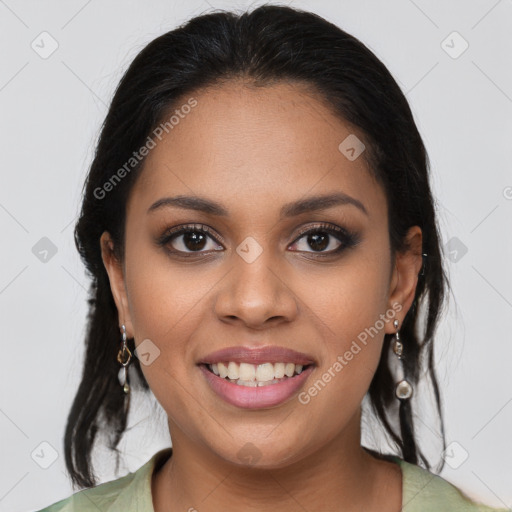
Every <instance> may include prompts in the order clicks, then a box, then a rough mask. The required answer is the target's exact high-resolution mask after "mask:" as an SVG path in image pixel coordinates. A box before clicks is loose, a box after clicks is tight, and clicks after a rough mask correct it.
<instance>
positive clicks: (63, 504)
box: [38, 448, 510, 512]
mask: <svg viewBox="0 0 512 512" xmlns="http://www.w3.org/2000/svg"><path fill="white" fill-rule="evenodd" d="M171 451H172V449H171V448H165V449H164V450H160V451H159V452H157V453H155V454H154V455H153V457H151V458H150V459H149V460H148V461H147V462H146V463H145V464H144V465H143V466H141V467H140V468H139V469H138V470H137V471H135V472H134V473H128V474H127V475H125V476H123V477H121V478H118V479H117V480H112V481H110V482H105V483H103V484H100V485H97V486H96V487H92V488H90V489H84V490H82V491H79V492H77V493H75V494H73V495H72V496H70V497H69V498H66V499H64V500H61V501H58V502H57V503H54V504H53V505H51V506H50V507H47V508H45V509H43V510H40V511H38V512H99V511H101V512H132V511H133V512H154V509H153V500H152V496H151V477H152V475H153V471H154V470H155V469H158V468H159V467H160V466H161V465H162V464H163V463H164V462H165V461H166V460H167V459H168V457H169V456H170V454H171ZM393 460H394V461H395V462H396V463H397V464H398V465H399V466H400V468H401V469H402V511H403V512H443V511H446V512H496V511H498V510H499V511H502V512H505V510H509V512H510V509H494V508H490V507H487V506H485V505H480V504H478V503H475V502H473V501H471V500H470V499H469V498H468V497H466V496H465V495H464V494H463V493H462V492H461V491H459V490H458V489H457V488H456V487H454V486H453V485H452V484H450V483H449V482H447V481H446V480H444V479H443V478H441V477H439V476H437V475H434V474H433V473H430V472H429V471H427V470H425V469H423V468H421V467H419V466H416V465H414V464H410V463H408V462H405V461H404V460H402V459H399V458H398V457H393Z"/></svg>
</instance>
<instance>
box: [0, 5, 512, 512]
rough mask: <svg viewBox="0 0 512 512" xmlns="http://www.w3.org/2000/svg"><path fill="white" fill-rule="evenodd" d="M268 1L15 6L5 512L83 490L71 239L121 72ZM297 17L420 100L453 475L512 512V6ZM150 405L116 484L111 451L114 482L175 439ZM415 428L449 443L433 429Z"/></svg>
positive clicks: (9, 27)
mask: <svg viewBox="0 0 512 512" xmlns="http://www.w3.org/2000/svg"><path fill="white" fill-rule="evenodd" d="M260 3H262V2H254V3H252V4H251V3H250V2H248V1H238V2H235V1H215V0H210V4H209V3H207V2H205V1H200V0H189V1H188V2H186V5H185V6H183V5H181V4H180V3H178V2H170V1H153V2H150V3H149V2H142V1H119V0H116V1H110V2H100V1H99V0H90V1H84V0H76V1H68V2H56V1H48V2H40V1H19V0H0V45H1V48H2V51H1V66H0V108H1V118H0V119H1V122H0V130H1V134H0V141H1V145H2V151H1V155H2V160H1V167H0V173H1V186H0V229H1V233H2V245H1V249H2V250H1V251H0V258H1V260H0V262H1V265H0V315H1V321H0V325H1V329H2V345H1V347H2V354H1V356H2V359H1V360H2V370H1V372H0V379H1V380H0V389H1V400H0V429H1V430H0V432H1V436H0V446H1V455H0V460H1V469H0V510H1V511H9V512H17V511H27V510H34V509H38V508H42V507H43V506H46V505H49V504H50V503H53V502H55V501H57V500H58V499H62V498H64V497H67V496H69V495H70V494H71V492H72V490H71V486H70V484H69V482H68V479H67V477H66V474H65V471H64V458H63V433H64V425H65V420H66V417H67V414H68V411H69V407H70V405H71V401H72V398H73V395H74V392H75V389H76V387H77V385H78V382H79V377H80V373H81V358H82V355H83V354H82V339H83V335H84V325H85V315H86V298H87V293H86V290H87V286H88V282H87V279H86V277H85V273H84V269H83V267H82V264H81V262H80V261H79V258H78V254H77V253H76V251H75V248H74V244H73V237H72V232H73V224H74V221H75V218H76V215H77V212H78V208H79V203H80V192H81V187H82V183H83V179H84V176H85V173H86V170H87V167H88V165H89V164H90V162H91V158H92V152H93V148H94V143H95V140H96V136H97V133H98V131H99V127H100V124H101V122H102V121H103V118H104V116H105V114H106V110H107V105H108V103H109V101H110V99H111V96H112V93H113V90H114V88H115V86H116V85H117V82H118V80H119V79H120V77H121V74H122V72H123V71H124V70H125V69H126V67H127V66H128V64H129V63H130V61H131V60H132V59H133V57H134V56H135V54H136V53H137V52H138V51H139V50H140V49H142V47H143V46H144V45H145V44H146V43H147V42H149V41H150V40H152V39H153V38H155V37H156V36H158V35H160V34H162V33H163V32H166V31H167V30H170V29H172V28H174V27H175V26H176V25H178V24H180V23H182V22H184V21H185V20H186V19H188V18H189V17H191V16H193V15H196V14H199V13H202V12H204V11H207V10H210V6H213V7H217V8H238V9H243V8H245V7H247V6H249V5H259V4H260ZM288 4H289V5H292V6H295V7H300V8H304V9H308V10H312V11H314V12H316V13H317V14H320V15H322V16H324V17H326V18H327V19H329V20H330V21H332V22H334V23H336V24H337V25H339V26H340V27H341V28H343V29H344V30H347V31H348V32H350V33H352V34H353V35H355V36H356V37H358V38H360V39H361V40H362V41H363V42H364V43H365V44H366V45H367V46H369V47H370V48H371V49H372V50H373V51H374V52H375V53H376V54H377V56H378V57H379V58H380V59H381V60H382V61H383V62H384V63H385V64H386V65H387V66H388V68H389V69H390V71H391V73H392V74H393V75H394V76H395V78H396V79H397V81H398V83H399V84H400V86H401V87H402V90H403V91H404V93H406V96H407V98H408V100H409V102H410V104H411V107H412V109H413V112H414V115H415V118H416V120H417V124H418V127H419V129H420V132H421V134H422V136H423V137H424V141H425V144H426V146H427V150H428V152H429V156H430V159H431V164H432V173H433V188H434V193H435V195H436V197H437V198H438V203H439V215H440V222H441V229H442V237H443V244H444V246H445V248H446V256H447V258H448V260H449V261H448V268H449V272H450V277H451V280H452V284H453V291H454V297H455V300H451V304H450V308H449V309H448V310H447V312H446V315H445V317H444V320H443V322H442V324H441V326H440V329H439V332H438V337H437V339H436V343H437V346H438V350H437V359H438V364H439V378H440V383H441V387H442V389H443V394H444V399H445V416H446V424H447V442H448V443H449V444H450V443H452V444H451V445H450V448H449V450H448V453H447V454H445V457H446V460H447V465H446V467H445V469H444V470H443V472H442V476H443V477H444V478H446V479H448V480H449V481H452V482H454V483H455V484H456V485H458V486H459V487H461V488H462V489H463V490H465V491H466V492H467V493H468V494H469V495H470V496H472V497H473V498H476V499H482V500H485V501H486V502H487V503H489V504H491V505H494V506H500V507H505V506H508V507H511V506H512V485H511V483H512V468H511V462H510V459H511V455H512V440H511V435H510V433H511V427H512V403H511V402H512V377H511V375H512V373H511V371H510V363H511V356H512V343H511V341H512V340H511V336H510V332H511V328H512V271H511V262H512V237H511V234H512V171H511V165H510V164H511V145H510V142H511V140H512V116H511V113H512V72H511V65H510V64H511V54H512V37H511V26H512V1H510V0H501V1H496V0H486V1H473V2H467V1H466V2H465V1H461V0H460V1H451V2H443V1H430V2H427V1H420V0H415V1H412V0H393V1H387V2H378V1H376V0H375V1H355V0H342V1H334V0H333V1H327V0H324V1H315V2H313V1H298V0H297V1H291V2H288ZM454 31H456V32H457V33H458V34H459V35H457V34H453V32H454ZM42 32H47V33H48V34H49V35H46V34H43V35H41V33H42ZM443 41H444V42H443ZM57 44H58V48H56V50H55V51H54V52H53V53H52V54H51V55H47V54H46V53H49V52H50V51H51V50H52V45H57ZM466 44H468V45H469V46H468V48H467V49H466V50H465V51H463V52H462V50H464V48H465V46H466ZM45 52H46V53H45ZM461 52H462V53H461ZM43 57H46V58H43ZM45 237H46V238H47V239H49V241H50V242H49V241H48V240H46V239H45ZM41 239H43V240H42V241H41ZM44 250H48V253H45V252H44ZM55 251H56V252H55ZM134 406H135V413H134V414H133V416H131V417H130V421H129V424H130V426H131V427H133V428H132V429H131V430H130V432H129V433H128V434H127V435H126V436H125V438H124V440H123V442H122V443H121V449H122V450H123V452H124V453H126V459H125V461H126V464H125V465H124V466H122V467H121V468H120V471H119V473H117V474H116V473H114V466H113V464H112V461H111V457H107V454H106V451H102V452H100V453H101V455H100V457H99V462H100V464H99V471H98V474H99V476H100V478H101V479H102V481H106V480H110V479H113V478H116V477H117V476H121V475H122V474H124V473H126V472H127V471H134V470H135V469H137V468H139V467H140V466H141V465H142V464H143V463H144V462H146V461H147V460H148V459H149V458H150V457H151V455H153V453H154V452H155V451H157V450H158V449H160V448H163V447H165V446H167V445H168V443H169V438H168V433H167V432H166V424H165V416H164V414H162V410H161V408H160V406H159V405H158V404H157V403H156V401H155V400H154V398H152V397H150V398H149V400H148V399H145V400H144V401H137V400H136V401H135V403H134ZM159 408H160V409H159ZM417 423H418V426H419V427H420V429H421V431H422V432H423V434H422V435H425V436H426V437H427V436H428V435H429V433H430V435H431V436H433V437H434V439H435V435H434V434H432V431H434V425H430V424H429V420H428V417H426V418H422V421H420V420H417Z"/></svg>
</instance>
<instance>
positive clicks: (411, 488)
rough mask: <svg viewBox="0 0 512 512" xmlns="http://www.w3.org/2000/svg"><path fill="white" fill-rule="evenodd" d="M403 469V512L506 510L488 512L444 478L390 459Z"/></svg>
mask: <svg viewBox="0 0 512 512" xmlns="http://www.w3.org/2000/svg"><path fill="white" fill-rule="evenodd" d="M393 459H394V460H395V462H397V463H398V465H399V466H400V468H401V469H402V475H403V480H402V481H403V489H402V500H403V503H402V511H403V512H420V511H421V512H434V511H435V512H443V511H446V512H448V511H449V512H498V511H505V510H509V509H496V508H491V507H488V506H486V505H483V504H481V503H477V502H475V501H472V500H471V499H470V498H469V497H468V496H467V495H465V494H464V493H463V492H462V491H461V490H460V489H458V488H457V487H455V486H454V485H453V484H451V483H450V482H448V481H447V480H445V479H444V478H442V477H440V476H438V475H435V474H433V473H431V472H430V471H427V470H426V469H424V468H421V467H419V466H416V465H415V464H410V463H409V462H406V461H404V460H402V459H399V458H398V457H393Z"/></svg>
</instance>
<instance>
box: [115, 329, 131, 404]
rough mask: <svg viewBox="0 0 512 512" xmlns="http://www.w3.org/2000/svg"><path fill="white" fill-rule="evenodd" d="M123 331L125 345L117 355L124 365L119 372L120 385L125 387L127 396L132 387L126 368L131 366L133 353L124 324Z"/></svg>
mask: <svg viewBox="0 0 512 512" xmlns="http://www.w3.org/2000/svg"><path fill="white" fill-rule="evenodd" d="M121 329H122V330H123V345H122V346H121V348H120V349H119V352H118V354H117V360H118V361H119V363H120V364H121V365H122V368H121V369H120V370H119V375H118V378H119V383H120V384H121V386H123V390H124V392H125V393H126V394H128V393H129V392H130V385H129V384H128V378H127V374H126V367H127V366H128V365H129V364H130V361H131V359H132V353H131V352H130V349H129V348H128V347H127V346H126V327H125V326H124V324H123V325H122V326H121Z"/></svg>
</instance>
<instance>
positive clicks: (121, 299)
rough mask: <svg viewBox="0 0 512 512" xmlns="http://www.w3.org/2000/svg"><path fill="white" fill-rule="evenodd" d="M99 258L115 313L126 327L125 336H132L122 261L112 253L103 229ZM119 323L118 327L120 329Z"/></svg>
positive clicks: (109, 239) (108, 238) (110, 240)
mask: <svg viewBox="0 0 512 512" xmlns="http://www.w3.org/2000/svg"><path fill="white" fill-rule="evenodd" d="M100 246H101V258H102V260H103V264H104V265H105V269H106V271H107V274H108V278H109V281H110V290H111V291H112V295H113V297H114V301H115V303H116V306H117V314H118V317H119V322H120V324H121V325H122V324H124V325H125V327H126V337H127V338H133V336H134V331H133V325H132V322H131V318H130V310H129V308H128V299H127V295H126V286H125V279H124V272H123V266H122V263H121V262H120V261H119V260H118V259H117V258H116V256H115V254H114V242H113V241H112V238H111V236H110V233H109V232H108V231H104V232H103V234H102V235H101V237H100ZM121 325H120V326H119V329H120V330H121Z"/></svg>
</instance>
